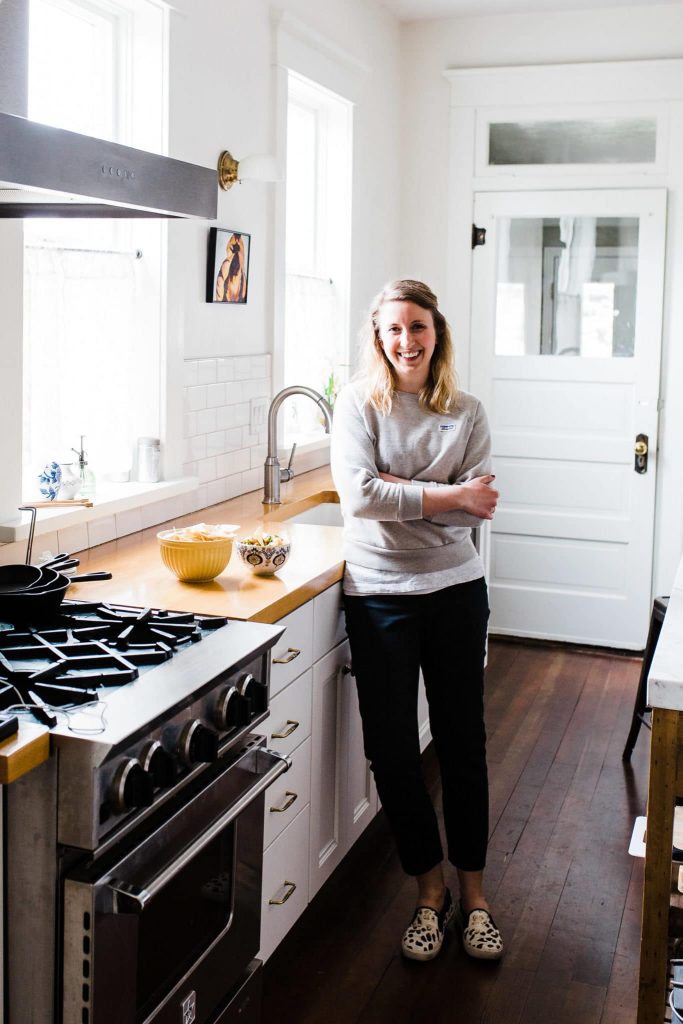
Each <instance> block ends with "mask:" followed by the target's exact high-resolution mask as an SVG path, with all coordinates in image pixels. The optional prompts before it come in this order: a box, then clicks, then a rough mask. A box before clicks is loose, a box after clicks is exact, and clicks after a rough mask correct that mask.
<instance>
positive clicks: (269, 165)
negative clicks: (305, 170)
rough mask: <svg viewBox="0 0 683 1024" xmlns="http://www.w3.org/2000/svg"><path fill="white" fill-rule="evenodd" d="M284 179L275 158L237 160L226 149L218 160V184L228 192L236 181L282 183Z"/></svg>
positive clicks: (254, 157) (259, 157) (260, 157)
mask: <svg viewBox="0 0 683 1024" xmlns="http://www.w3.org/2000/svg"><path fill="white" fill-rule="evenodd" d="M281 180H282V177H281V175H280V171H279V168H278V163H277V160H276V159H275V157H274V156H248V157H245V158H244V160H235V158H234V156H233V155H232V153H230V152H229V151H228V150H227V149H224V150H223V152H222V153H221V155H220V156H219V158H218V184H219V185H220V187H221V188H222V189H223V191H224V192H227V191H228V189H229V188H232V186H233V185H234V184H235V182H236V181H239V182H242V181H281Z"/></svg>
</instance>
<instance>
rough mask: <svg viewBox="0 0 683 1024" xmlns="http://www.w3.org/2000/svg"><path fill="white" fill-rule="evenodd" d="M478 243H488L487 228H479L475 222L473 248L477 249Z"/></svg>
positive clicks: (473, 226)
mask: <svg viewBox="0 0 683 1024" xmlns="http://www.w3.org/2000/svg"><path fill="white" fill-rule="evenodd" d="M478 245H486V228H478V227H477V225H476V224H473V225H472V248H473V249H476V248H477V246H478Z"/></svg>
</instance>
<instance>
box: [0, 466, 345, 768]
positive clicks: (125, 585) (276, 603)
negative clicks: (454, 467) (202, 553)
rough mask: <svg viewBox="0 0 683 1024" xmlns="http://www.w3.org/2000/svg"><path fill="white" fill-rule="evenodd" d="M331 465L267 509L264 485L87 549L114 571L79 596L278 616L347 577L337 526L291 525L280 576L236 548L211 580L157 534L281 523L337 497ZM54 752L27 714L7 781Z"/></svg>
mask: <svg viewBox="0 0 683 1024" xmlns="http://www.w3.org/2000/svg"><path fill="white" fill-rule="evenodd" d="M331 487H332V479H331V477H330V473H329V469H328V468H327V467H324V468H323V469H316V470H312V471H311V472H309V473H304V474H302V475H301V476H299V477H295V478H294V480H292V481H290V482H289V483H288V484H283V485H282V498H283V501H282V505H281V506H279V508H277V509H275V510H274V511H273V512H270V513H268V514H265V515H264V510H263V506H262V504H261V491H254V492H252V493H250V494H244V495H241V496H240V497H239V498H233V499H232V500H231V501H225V502H222V503H221V504H220V505H212V506H211V507H210V508H206V509H201V510H200V511H199V512H192V513H190V514H189V515H187V516H184V517H182V518H180V519H175V520H173V522H168V523H160V524H159V525H157V526H153V527H151V528H150V529H149V530H143V531H142V532H141V533H134V534H131V535H130V536H129V537H124V538H122V539H121V540H116V541H111V542H110V543H108V544H102V545H100V546H99V547H96V548H91V549H89V550H87V551H82V552H79V554H78V557H79V559H80V562H81V566H80V570H79V571H80V572H92V571H94V570H96V569H108V570H109V571H110V572H111V573H112V574H113V579H111V580H107V581H103V582H91V583H74V584H73V586H71V587H70V588H69V590H68V596H69V597H70V598H73V599H74V600H87V601H93V600H103V601H109V602H111V603H114V604H133V605H142V606H143V607H145V608H146V607H149V606H153V607H157V608H170V609H173V610H175V611H189V612H201V613H204V614H206V615H227V616H229V617H230V618H233V619H252V620H254V621H256V622H276V621H277V620H278V619H280V618H282V616H283V615H287V614H288V612H291V611H293V610H294V609H295V608H298V607H299V606H300V605H302V604H305V603H306V601H310V600H311V598H313V597H315V596H316V594H319V593H321V591H323V590H326V589H327V588H328V587H331V586H332V584H334V583H336V582H337V581H338V580H340V579H341V578H342V573H343V569H344V563H343V561H342V557H341V533H342V531H341V530H340V529H339V528H338V527H335V526H313V525H309V524H303V523H302V524H299V523H295V524H294V525H292V526H290V525H289V524H287V525H286V527H284V524H283V528H285V529H286V532H287V534H288V535H289V538H290V540H291V542H292V550H291V553H290V556H289V559H288V561H287V563H286V565H285V566H283V568H282V569H281V570H280V571H279V572H278V574H277V575H276V576H255V575H254V574H253V573H252V572H250V570H249V569H247V567H246V566H245V565H244V563H243V562H242V561H241V559H240V557H239V555H238V554H237V552H236V551H235V550H233V553H232V557H231V559H230V562H229V563H228V566H227V568H226V569H225V571H224V572H223V573H222V574H221V575H220V576H219V577H218V578H217V579H215V580H213V581H212V582H211V583H181V582H180V581H179V580H177V579H176V578H175V576H174V575H173V574H172V573H171V572H170V571H169V570H168V569H167V568H166V567H165V566H164V565H163V563H162V561H161V558H160V557H159V545H158V542H157V539H156V535H157V533H158V531H159V530H164V529H168V528H169V527H171V526H181V525H187V526H189V525H191V524H192V523H198V522H205V523H235V524H239V526H240V533H250V532H252V531H254V530H258V529H259V528H265V529H268V530H273V528H274V524H275V523H277V522H280V521H282V520H283V518H284V517H285V516H287V515H294V514H296V513H298V512H301V511H304V510H305V509H307V508H310V507H311V506H313V505H317V504H319V503H320V502H321V501H325V500H327V501H330V500H332V501H335V500H337V499H336V494H335V493H334V492H333V491H331ZM49 756H50V734H49V730H48V729H46V728H45V727H44V726H42V725H39V724H37V723H35V724H34V723H33V722H31V721H26V720H23V719H22V720H20V722H19V732H18V733H17V735H16V736H13V737H11V738H10V739H8V740H6V741H5V742H4V743H0V784H5V783H9V782H14V781H15V779H18V778H20V777H21V776H22V775H25V774H26V772H29V771H31V770H32V769H33V768H37V767H38V765H39V764H42V762H43V761H46V760H47V758H48V757H49Z"/></svg>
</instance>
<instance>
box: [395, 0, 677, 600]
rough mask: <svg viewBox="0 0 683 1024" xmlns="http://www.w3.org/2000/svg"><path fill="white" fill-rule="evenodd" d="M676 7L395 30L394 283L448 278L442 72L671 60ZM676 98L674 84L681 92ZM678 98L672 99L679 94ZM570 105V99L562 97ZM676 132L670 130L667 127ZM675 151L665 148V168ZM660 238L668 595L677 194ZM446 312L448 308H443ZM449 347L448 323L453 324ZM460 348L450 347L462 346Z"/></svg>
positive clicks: (660, 533) (673, 518) (673, 500)
mask: <svg viewBox="0 0 683 1024" xmlns="http://www.w3.org/2000/svg"><path fill="white" fill-rule="evenodd" d="M682 44H683V6H680V5H678V4H677V5H673V4H652V5H651V6H647V7H645V6H643V7H626V8H623V7H622V8H618V9H614V8H612V9H602V10H591V11H564V12H562V13H555V14H518V15H490V16H476V17H461V18H444V19H437V20H433V21H419V22H410V23H407V24H404V25H403V26H402V30H401V54H402V59H401V67H402V79H401V86H402V108H403V114H404V131H403V137H402V164H403V172H404V173H403V178H402V183H401V184H402V187H401V222H402V225H403V233H402V236H401V259H400V264H399V272H400V274H401V275H402V276H421V277H422V278H423V279H425V280H427V281H428V282H429V283H430V284H431V285H432V286H433V287H434V289H435V290H436V292H437V294H441V295H442V296H446V295H447V293H448V292H449V291H450V292H451V293H452V291H453V288H452V286H451V285H452V283H449V285H448V286H447V280H448V278H447V275H448V225H449V219H448V215H447V210H448V182H449V159H450V155H449V96H450V87H449V83H448V82H447V81H446V79H445V77H444V75H443V72H444V70H446V69H447V68H456V67H496V66H503V67H504V66H512V65H524V64H555V63H583V62H590V61H607V60H610V61H612V60H634V59H635V60H638V59H648V58H650V59H654V58H662V57H680V56H681V45H682ZM681 91H683V83H682V89H681ZM681 91H678V93H677V95H678V96H680V95H681ZM567 98H568V99H570V97H567ZM676 123H677V122H676ZM674 151H675V154H676V157H675V158H676V159H678V160H679V162H678V163H676V164H675V166H676V167H681V162H680V160H681V156H682V155H683V150H682V149H681V146H679V145H678V142H677V140H676V139H674V140H672V159H674ZM669 198H670V201H669V224H668V238H667V264H668V266H667V278H666V288H667V294H666V298H665V310H664V342H663V352H662V389H661V394H662V397H663V399H664V402H665V405H664V409H663V411H662V415H661V419H660V450H659V457H658V480H657V512H656V526H655V565H654V590H655V593H656V594H662V593H668V592H669V588H670V586H671V584H672V581H673V574H674V571H675V568H676V565H677V562H678V559H679V557H680V555H681V551H682V550H683V447H682V446H681V442H680V438H681V436H683V346H682V345H681V344H680V342H679V340H678V339H679V337H680V333H681V326H680V320H681V317H683V303H681V301H679V298H678V295H679V293H680V291H681V284H683V218H682V216H681V214H682V211H681V193H680V191H676V190H674V191H672V192H671V193H670V197H669ZM446 312H447V313H448V309H447V308H446ZM453 326H454V329H455V336H456V348H457V344H458V339H459V334H458V324H457V323H456V324H454V325H453ZM468 341H469V339H467V338H466V337H465V338H460V344H461V345H466V344H467V343H468Z"/></svg>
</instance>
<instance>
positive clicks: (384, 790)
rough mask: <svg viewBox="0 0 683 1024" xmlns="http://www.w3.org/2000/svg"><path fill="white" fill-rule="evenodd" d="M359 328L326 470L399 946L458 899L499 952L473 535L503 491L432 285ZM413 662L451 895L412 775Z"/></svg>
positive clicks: (419, 782)
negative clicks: (439, 794)
mask: <svg viewBox="0 0 683 1024" xmlns="http://www.w3.org/2000/svg"><path fill="white" fill-rule="evenodd" d="M365 335H366V336H365V345H364V359H365V368H364V373H363V375H362V376H361V377H360V378H359V379H356V380H355V381H354V382H353V383H351V384H350V385H348V386H347V387H346V388H344V390H343V391H342V393H341V394H340V396H339V398H338V399H337V402H336V403H335V414H334V431H333V440H332V472H333V476H334V481H335V485H336V487H337V490H338V492H339V495H340V499H341V505H342V511H343V513H344V525H345V535H344V542H345V551H344V554H345V558H346V571H345V575H344V605H345V611H346V624H347V631H348V635H349V641H350V644H351V655H352V662H353V670H354V673H355V676H356V685H357V687H358V697H359V704H360V712H361V717H362V720H363V738H364V745H365V753H366V756H367V757H368V760H369V761H370V763H371V767H372V771H373V774H374V777H375V782H376V784H377V790H378V793H379V797H380V799H381V801H382V806H383V809H384V811H385V812H386V815H387V818H388V820H389V823H390V826H391V828H392V831H393V833H394V837H395V840H396V845H397V848H398V854H399V858H400V861H401V865H402V867H403V869H404V871H405V872H406V873H407V874H409V875H413V876H414V877H415V878H416V880H417V889H418V893H417V908H416V911H415V915H414V917H413V920H412V921H411V923H410V925H409V926H408V928H407V930H406V931H405V933H404V935H403V939H402V943H401V948H402V951H403V954H404V955H405V956H406V957H408V958H410V959H413V960H431V959H433V958H434V957H435V956H436V955H437V954H438V953H439V951H440V949H441V946H442V943H443V933H444V928H445V926H446V924H447V923H448V921H449V920H450V919H451V918H452V917H453V915H454V914H455V915H457V917H458V919H459V921H460V925H461V927H462V932H463V944H464V948H465V950H466V952H467V953H469V954H470V955H471V956H474V957H477V958H481V959H498V958H499V957H500V956H501V955H502V952H503V943H502V939H501V936H500V932H499V931H498V929H497V927H496V925H495V923H494V921H493V918H492V917H491V914H490V910H489V905H488V903H487V901H486V898H485V896H484V892H483V869H484V862H485V859H486V845H487V838H488V781H487V774H486V734H485V730H484V711H483V676H484V654H485V642H486V623H487V620H488V599H487V590H486V583H485V581H484V574H483V568H482V564H481V560H480V559H479V556H478V555H477V553H476V550H475V548H474V545H473V544H472V540H471V528H472V527H477V526H480V525H481V523H482V521H483V520H485V519H492V518H493V514H494V512H495V508H496V502H497V500H498V492H497V491H496V490H494V489H493V487H492V486H491V485H492V482H493V480H494V477H493V476H492V475H491V473H490V451H491V444H490V436H489V430H488V424H487V420H486V415H485V413H484V410H483V409H482V407H481V405H480V403H479V402H478V401H477V399H476V398H474V397H473V396H472V395H469V394H467V393H465V392H463V391H458V389H457V384H456V378H455V371H454V367H453V346H452V341H451V335H450V330H449V328H448V324H447V323H446V320H445V318H444V316H443V314H442V313H441V312H440V311H439V309H438V305H437V299H436V296H435V295H434V293H433V292H432V291H431V290H430V289H429V288H428V287H427V285H425V284H422V283H420V282H419V281H394V282H392V283H391V284H388V285H387V286H386V287H385V288H384V289H383V290H382V292H381V293H380V294H379V295H378V297H377V298H376V300H375V301H374V303H373V305H372V308H371V312H370V315H369V319H368V323H367V325H366V330H365ZM420 669H422V673H423V677H424V683H425V689H426V693H427V699H428V701H429V717H430V726H431V732H432V737H433V739H434V745H435V749H436V753H437V756H438V760H439V766H440V770H441V779H442V789H443V812H444V821H445V829H446V838H447V843H448V859H449V860H450V862H451V863H452V864H453V865H454V866H455V867H456V869H457V873H458V878H459V883H460V903H459V905H458V906H457V907H455V906H454V904H453V901H452V899H451V894H450V891H449V890H448V889H447V888H446V885H445V882H444V874H443V868H442V861H443V850H442V846H441V840H440V836H439V828H438V823H437V818H436V814H435V812H434V807H433V805H432V802H431V800H430V797H429V794H428V792H427V789H426V787H425V784H424V781H423V778H422V771H421V757H420V747H419V735H418V724H417V692H418V677H419V672H420Z"/></svg>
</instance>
